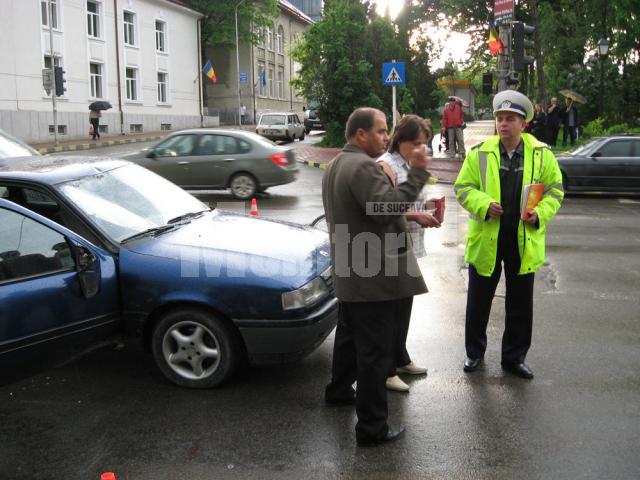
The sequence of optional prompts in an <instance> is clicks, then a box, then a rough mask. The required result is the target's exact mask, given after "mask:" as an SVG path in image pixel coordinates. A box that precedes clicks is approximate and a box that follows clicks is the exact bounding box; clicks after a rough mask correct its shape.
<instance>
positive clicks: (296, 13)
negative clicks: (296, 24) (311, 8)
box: [278, 0, 315, 25]
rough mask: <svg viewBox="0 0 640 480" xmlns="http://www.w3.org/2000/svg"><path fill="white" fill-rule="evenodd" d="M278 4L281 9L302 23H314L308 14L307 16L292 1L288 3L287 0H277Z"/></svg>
mask: <svg viewBox="0 0 640 480" xmlns="http://www.w3.org/2000/svg"><path fill="white" fill-rule="evenodd" d="M278 6H279V7H280V9H281V10H282V11H284V12H285V13H288V14H289V15H291V16H292V17H295V18H297V19H298V20H300V21H301V22H302V23H306V24H307V25H311V24H313V23H315V22H314V21H313V19H312V18H311V17H310V16H308V15H307V14H306V13H304V12H303V11H302V10H300V9H299V8H298V7H296V6H295V5H293V4H292V3H289V2H288V1H287V0H278Z"/></svg>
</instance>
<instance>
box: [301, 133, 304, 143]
mask: <svg viewBox="0 0 640 480" xmlns="http://www.w3.org/2000/svg"><path fill="white" fill-rule="evenodd" d="M303 140H304V132H302V135H301V136H300V141H303Z"/></svg>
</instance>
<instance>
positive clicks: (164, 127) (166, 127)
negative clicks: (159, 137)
mask: <svg viewBox="0 0 640 480" xmlns="http://www.w3.org/2000/svg"><path fill="white" fill-rule="evenodd" d="M169 130H171V124H170V123H161V124H160V131H162V132H166V131H169Z"/></svg>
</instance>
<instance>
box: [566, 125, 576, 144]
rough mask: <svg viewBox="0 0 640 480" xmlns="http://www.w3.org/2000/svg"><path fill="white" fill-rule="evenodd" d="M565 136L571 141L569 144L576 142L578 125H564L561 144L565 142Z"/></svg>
mask: <svg viewBox="0 0 640 480" xmlns="http://www.w3.org/2000/svg"><path fill="white" fill-rule="evenodd" d="M567 138H568V139H569V140H570V141H571V145H572V146H573V145H575V144H576V138H578V127H568V126H566V125H565V127H564V129H563V130H562V145H563V146H564V145H566V144H567Z"/></svg>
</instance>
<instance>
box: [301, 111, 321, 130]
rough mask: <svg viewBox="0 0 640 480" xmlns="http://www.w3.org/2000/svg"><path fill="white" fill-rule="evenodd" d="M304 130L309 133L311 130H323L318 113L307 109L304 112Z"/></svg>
mask: <svg viewBox="0 0 640 480" xmlns="http://www.w3.org/2000/svg"><path fill="white" fill-rule="evenodd" d="M304 130H305V132H307V133H309V132H310V131H311V130H324V124H323V123H322V120H320V117H318V112H317V111H316V110H313V109H307V110H305V112H304Z"/></svg>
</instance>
